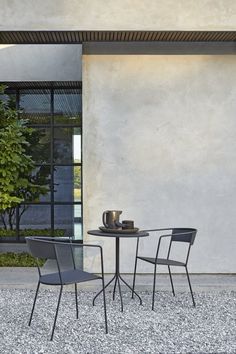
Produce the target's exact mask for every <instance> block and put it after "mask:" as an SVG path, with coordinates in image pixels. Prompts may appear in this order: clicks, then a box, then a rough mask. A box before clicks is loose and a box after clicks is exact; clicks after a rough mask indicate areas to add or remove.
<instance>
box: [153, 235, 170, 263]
mask: <svg viewBox="0 0 236 354" xmlns="http://www.w3.org/2000/svg"><path fill="white" fill-rule="evenodd" d="M170 230H172V229H170ZM165 237H172V234H168V235H161V236H160V237H159V241H158V245H157V251H156V260H157V258H158V254H159V250H160V246H161V241H162V239H163V238H165Z"/></svg>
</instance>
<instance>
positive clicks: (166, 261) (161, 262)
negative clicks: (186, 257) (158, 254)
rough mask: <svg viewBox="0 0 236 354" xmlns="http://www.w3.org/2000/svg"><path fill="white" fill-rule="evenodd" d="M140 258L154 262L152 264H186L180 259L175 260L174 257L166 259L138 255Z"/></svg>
mask: <svg viewBox="0 0 236 354" xmlns="http://www.w3.org/2000/svg"><path fill="white" fill-rule="evenodd" d="M137 258H139V259H142V260H143V261H146V262H149V263H152V264H159V265H169V266H182V267H184V266H185V263H183V262H179V261H174V260H172V259H166V258H157V260H156V258H151V257H140V256H139V257H137Z"/></svg>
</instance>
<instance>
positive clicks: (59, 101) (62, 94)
mask: <svg viewBox="0 0 236 354" xmlns="http://www.w3.org/2000/svg"><path fill="white" fill-rule="evenodd" d="M81 97H82V96H81V91H80V90H78V89H70V90H68V89H67V90H63V89H60V90H55V91H54V123H55V124H76V125H80V126H81V112H82V100H81Z"/></svg>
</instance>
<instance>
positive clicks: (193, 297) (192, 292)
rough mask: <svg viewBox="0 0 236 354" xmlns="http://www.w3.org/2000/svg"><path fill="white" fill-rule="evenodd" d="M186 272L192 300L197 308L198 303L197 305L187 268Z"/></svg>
mask: <svg viewBox="0 0 236 354" xmlns="http://www.w3.org/2000/svg"><path fill="white" fill-rule="evenodd" d="M185 270H186V274H187V279H188V285H189V289H190V292H191V296H192V300H193V306H194V307H195V306H196V303H195V300H194V297H193V290H192V286H191V283H190V278H189V274H188V269H187V266H185Z"/></svg>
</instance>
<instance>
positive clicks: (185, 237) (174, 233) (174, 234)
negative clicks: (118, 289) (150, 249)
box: [132, 228, 197, 310]
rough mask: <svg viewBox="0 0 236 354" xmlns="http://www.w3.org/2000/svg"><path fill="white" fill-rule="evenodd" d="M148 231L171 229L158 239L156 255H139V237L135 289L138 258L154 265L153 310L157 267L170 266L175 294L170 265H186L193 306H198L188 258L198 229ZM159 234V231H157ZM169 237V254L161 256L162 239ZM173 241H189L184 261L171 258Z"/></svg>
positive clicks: (134, 278) (135, 267)
mask: <svg viewBox="0 0 236 354" xmlns="http://www.w3.org/2000/svg"><path fill="white" fill-rule="evenodd" d="M145 231H147V232H160V231H170V232H169V233H168V234H165V235H161V236H160V238H159V241H158V245H157V249H156V255H155V257H144V256H141V255H138V251H139V238H138V239H137V247H136V257H135V266H134V277H133V291H134V289H135V280H136V271H137V261H138V259H139V260H141V261H144V262H148V263H151V264H153V265H154V279H153V293H152V310H154V301H155V287H156V269H157V265H166V266H167V267H168V271H169V276H170V283H171V288H172V292H173V295H174V296H175V290H174V285H173V280H172V275H171V271H170V267H172V266H174V267H176V266H177V267H184V268H185V270H186V275H187V279H188V284H189V289H190V292H191V296H192V301H193V306H196V304H195V300H194V296H193V291H192V286H191V282H190V278H189V273H188V268H187V264H188V260H189V253H190V248H191V246H192V245H193V243H194V240H195V236H196V234H197V230H196V229H192V228H167V229H152V230H145ZM157 235H158V233H157ZM165 237H169V238H170V242H169V247H168V252H167V256H166V257H165V258H159V257H158V256H159V251H160V245H161V241H162V239H163V238H165ZM173 242H186V243H188V244H189V245H188V248H187V251H186V253H185V254H186V258H185V260H184V261H179V260H176V259H171V258H170V256H171V251H172V245H173ZM133 296H134V293H132V298H133Z"/></svg>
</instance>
